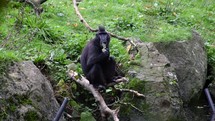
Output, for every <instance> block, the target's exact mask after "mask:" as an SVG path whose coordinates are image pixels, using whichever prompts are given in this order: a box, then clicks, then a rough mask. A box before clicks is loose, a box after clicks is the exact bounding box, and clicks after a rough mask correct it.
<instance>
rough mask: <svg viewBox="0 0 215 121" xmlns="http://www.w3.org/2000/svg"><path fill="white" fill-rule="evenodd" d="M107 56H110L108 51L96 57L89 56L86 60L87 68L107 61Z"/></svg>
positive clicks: (94, 55)
mask: <svg viewBox="0 0 215 121" xmlns="http://www.w3.org/2000/svg"><path fill="white" fill-rule="evenodd" d="M109 56H110V53H109V50H108V49H107V50H106V51H105V52H102V53H100V54H99V55H96V54H93V55H90V57H89V59H88V60H87V66H88V67H91V66H92V65H94V64H96V63H99V62H101V61H103V60H105V59H108V57H109Z"/></svg>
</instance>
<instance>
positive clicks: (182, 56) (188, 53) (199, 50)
mask: <svg viewBox="0 0 215 121" xmlns="http://www.w3.org/2000/svg"><path fill="white" fill-rule="evenodd" d="M155 46H156V48H157V49H158V51H159V52H160V53H161V54H164V55H165V56H166V57H167V58H168V60H169V61H170V63H171V66H172V67H173V68H174V69H175V72H176V75H177V78H178V84H179V87H180V95H181V98H182V100H183V101H184V102H189V101H190V99H191V98H193V97H194V96H196V94H198V93H199V92H200V91H201V90H202V89H203V86H204V84H205V81H206V74H207V54H206V51H205V47H204V43H203V41H202V39H201V37H200V36H199V34H197V33H196V32H193V36H192V38H191V39H190V40H189V41H183V42H180V41H179V42H169V43H156V44H155Z"/></svg>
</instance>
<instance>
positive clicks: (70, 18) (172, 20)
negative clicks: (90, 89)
mask: <svg viewBox="0 0 215 121" xmlns="http://www.w3.org/2000/svg"><path fill="white" fill-rule="evenodd" d="M42 6H43V8H44V12H43V13H42V14H41V16H40V17H39V18H38V17H36V15H35V14H34V11H33V10H32V8H31V7H30V6H28V5H23V3H17V2H14V1H11V2H10V3H9V4H8V7H7V9H4V10H6V11H5V12H3V13H4V14H3V15H4V18H5V19H2V22H1V25H0V26H1V27H0V42H1V45H0V48H1V49H2V50H1V51H2V52H3V51H10V52H11V53H14V55H16V58H19V59H20V60H32V61H34V62H35V63H37V62H38V63H40V62H43V63H47V62H48V61H50V60H51V61H52V62H51V63H50V62H48V64H49V65H50V64H51V65H52V67H55V66H59V68H64V67H65V66H66V65H67V64H68V63H71V62H72V61H75V60H77V58H78V57H79V56H80V54H81V50H82V48H83V47H84V45H85V44H86V43H87V41H89V40H90V39H91V38H93V36H94V33H91V32H89V31H88V30H87V29H86V28H85V27H84V25H83V24H82V23H80V20H79V19H78V17H77V16H76V14H75V12H74V8H73V5H72V1H69V0H62V1H58V0H51V1H47V2H45V3H44V4H43V5H42ZM79 9H80V12H81V14H82V15H83V17H84V18H85V19H86V21H87V22H88V23H89V25H90V26H92V27H93V28H97V27H98V26H99V25H104V26H105V27H106V29H107V30H108V31H110V32H113V33H115V34H117V35H120V36H124V37H131V38H136V39H139V40H141V41H144V42H149V41H150V42H158V41H176V40H177V41H178V40H186V39H188V38H189V37H190V36H191V30H192V29H195V30H196V31H198V32H199V33H200V34H201V35H202V37H203V39H204V40H205V43H207V45H208V47H207V49H208V52H209V58H210V59H209V60H215V59H214V58H215V57H214V56H213V54H214V53H213V52H214V50H213V48H212V46H213V44H214V38H215V34H214V30H215V27H214V25H215V2H214V0H207V1H205V0H192V1H189V2H188V1H186V0H180V1H178V0H165V1H164V0H145V1H142V0H133V1H132V3H131V1H130V0H85V1H84V2H82V3H80V4H79ZM124 48H125V46H123V45H122V44H121V41H120V40H117V39H114V38H112V42H111V53H112V55H113V56H115V57H116V58H117V60H123V63H126V62H127V61H128V58H129V57H128V54H126V53H127V52H126V50H125V49H124ZM0 56H1V54H0ZM4 56H5V55H4ZM68 57H69V59H68ZM9 58H10V57H9ZM56 63H57V64H58V65H56ZM61 70H65V69H61ZM56 71H57V70H56ZM56 73H59V74H60V75H61V74H62V73H64V72H63V71H60V72H56ZM60 77H61V76H60ZM56 81H59V78H57V80H56Z"/></svg>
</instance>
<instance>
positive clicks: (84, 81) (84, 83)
mask: <svg viewBox="0 0 215 121" xmlns="http://www.w3.org/2000/svg"><path fill="white" fill-rule="evenodd" d="M68 76H69V77H70V78H71V79H73V80H74V81H76V82H77V83H79V84H80V85H81V86H83V87H84V88H85V89H86V90H88V91H90V92H91V93H92V94H93V96H94V98H95V100H96V102H98V103H99V108H100V111H101V115H102V117H105V116H106V114H110V115H111V116H112V117H113V120H114V121H119V118H118V117H117V115H118V112H119V108H117V109H115V110H111V109H110V108H109V107H108V106H107V104H106V103H105V101H104V99H103V97H102V95H101V94H100V93H99V92H98V90H96V89H95V88H94V87H93V85H91V84H90V83H89V81H88V80H87V79H86V78H84V77H83V76H81V79H78V77H77V76H78V74H77V73H76V72H74V71H72V70H70V71H69V72H68Z"/></svg>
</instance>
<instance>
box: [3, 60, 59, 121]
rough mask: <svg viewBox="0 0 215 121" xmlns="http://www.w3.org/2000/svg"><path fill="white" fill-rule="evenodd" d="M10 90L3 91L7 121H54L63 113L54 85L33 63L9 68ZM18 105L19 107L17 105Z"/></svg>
mask: <svg viewBox="0 0 215 121" xmlns="http://www.w3.org/2000/svg"><path fill="white" fill-rule="evenodd" d="M5 85H6V86H5V87H4V88H3V90H1V92H2V93H1V94H0V97H2V98H3V99H0V100H2V101H3V100H4V101H5V102H7V107H8V108H9V109H10V107H11V106H13V107H14V110H5V112H7V113H8V115H6V116H5V120H8V121H9V120H19V121H24V120H26V118H32V117H33V116H31V115H34V118H37V119H36V120H42V121H51V120H53V118H54V116H55V115H56V112H57V110H58V109H59V104H58V103H57V101H56V99H55V97H54V92H53V90H52V86H51V84H50V82H49V81H48V80H47V79H46V78H45V77H44V76H43V75H42V73H41V72H40V70H39V69H38V68H37V67H36V66H35V65H34V64H33V63H32V62H30V61H26V62H21V63H15V64H14V65H13V66H11V67H10V68H9V72H8V74H7V77H6V84H5ZM14 103H15V105H13V104H14ZM5 107H6V106H5Z"/></svg>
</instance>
